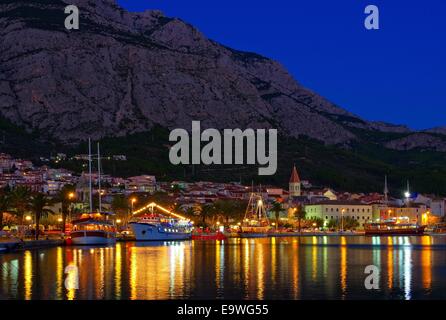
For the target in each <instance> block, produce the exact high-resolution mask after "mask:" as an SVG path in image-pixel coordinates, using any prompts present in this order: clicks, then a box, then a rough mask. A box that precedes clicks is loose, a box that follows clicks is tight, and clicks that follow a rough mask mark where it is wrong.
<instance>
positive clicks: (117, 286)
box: [114, 243, 122, 299]
mask: <svg viewBox="0 0 446 320" xmlns="http://www.w3.org/2000/svg"><path fill="white" fill-rule="evenodd" d="M121 255H122V252H121V244H120V243H117V244H116V248H115V279H114V282H115V295H116V298H117V299H121V276H122V256H121Z"/></svg>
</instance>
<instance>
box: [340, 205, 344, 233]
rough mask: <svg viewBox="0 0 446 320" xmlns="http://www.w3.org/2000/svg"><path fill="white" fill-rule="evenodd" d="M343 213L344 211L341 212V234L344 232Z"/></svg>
mask: <svg viewBox="0 0 446 320" xmlns="http://www.w3.org/2000/svg"><path fill="white" fill-rule="evenodd" d="M344 213H345V209H342V210H341V232H344Z"/></svg>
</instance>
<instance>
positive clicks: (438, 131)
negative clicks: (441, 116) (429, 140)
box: [425, 127, 446, 136]
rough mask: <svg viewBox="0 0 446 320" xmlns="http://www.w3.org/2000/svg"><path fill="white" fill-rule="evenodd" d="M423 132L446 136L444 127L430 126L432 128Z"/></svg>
mask: <svg viewBox="0 0 446 320" xmlns="http://www.w3.org/2000/svg"><path fill="white" fill-rule="evenodd" d="M425 132H428V133H436V134H442V135H445V136H446V127H436V128H432V129H429V130H426V131H425Z"/></svg>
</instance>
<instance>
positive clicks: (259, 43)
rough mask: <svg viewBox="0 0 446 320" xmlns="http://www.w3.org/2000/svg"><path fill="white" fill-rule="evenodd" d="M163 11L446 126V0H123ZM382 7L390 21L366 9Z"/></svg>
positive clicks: (363, 100)
mask: <svg viewBox="0 0 446 320" xmlns="http://www.w3.org/2000/svg"><path fill="white" fill-rule="evenodd" d="M118 2H119V3H120V4H121V5H122V6H123V7H125V8H126V9H128V10H130V11H143V10H145V9H159V10H162V11H163V12H164V13H165V14H166V16H171V17H179V18H181V19H182V20H184V21H186V22H189V23H191V24H193V25H194V26H196V27H197V28H198V29H199V30H200V31H202V32H203V33H204V34H205V35H206V36H207V37H209V38H211V39H213V40H216V41H218V42H220V43H222V44H224V45H227V46H230V47H233V48H235V49H239V50H244V51H251V52H256V53H259V54H262V55H264V56H267V57H270V58H273V59H275V60H277V61H279V62H281V63H282V64H283V65H285V67H286V68H287V69H288V70H289V71H290V72H291V73H292V74H293V76H294V77H295V78H296V80H297V81H299V82H300V83H301V84H303V85H304V86H306V87H308V88H310V89H312V90H314V91H316V92H318V93H320V94H321V95H323V96H325V97H326V98H328V99H330V100H331V101H333V102H334V103H336V104H338V105H340V106H341V107H343V108H345V109H347V110H349V111H350V112H353V113H355V114H357V115H359V116H361V117H363V118H365V119H367V120H382V121H387V122H391V123H395V124H406V125H409V126H410V127H412V128H414V129H425V128H431V127H435V126H446V88H445V87H446V80H445V77H446V61H445V59H446V1H444V0H423V1H419V0H368V1H363V0H339V1H334V0H275V1H266V0H225V1H213V0H118ZM369 4H374V5H377V6H378V7H379V9H380V27H381V28H380V30H374V31H368V30H366V29H365V28H364V19H365V17H366V15H365V14H364V9H365V7H366V6H367V5H369Z"/></svg>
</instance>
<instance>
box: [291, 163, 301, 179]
mask: <svg viewBox="0 0 446 320" xmlns="http://www.w3.org/2000/svg"><path fill="white" fill-rule="evenodd" d="M297 182H300V178H299V175H298V174H297V169H296V166H294V167H293V172H292V173H291V178H290V183H297Z"/></svg>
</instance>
